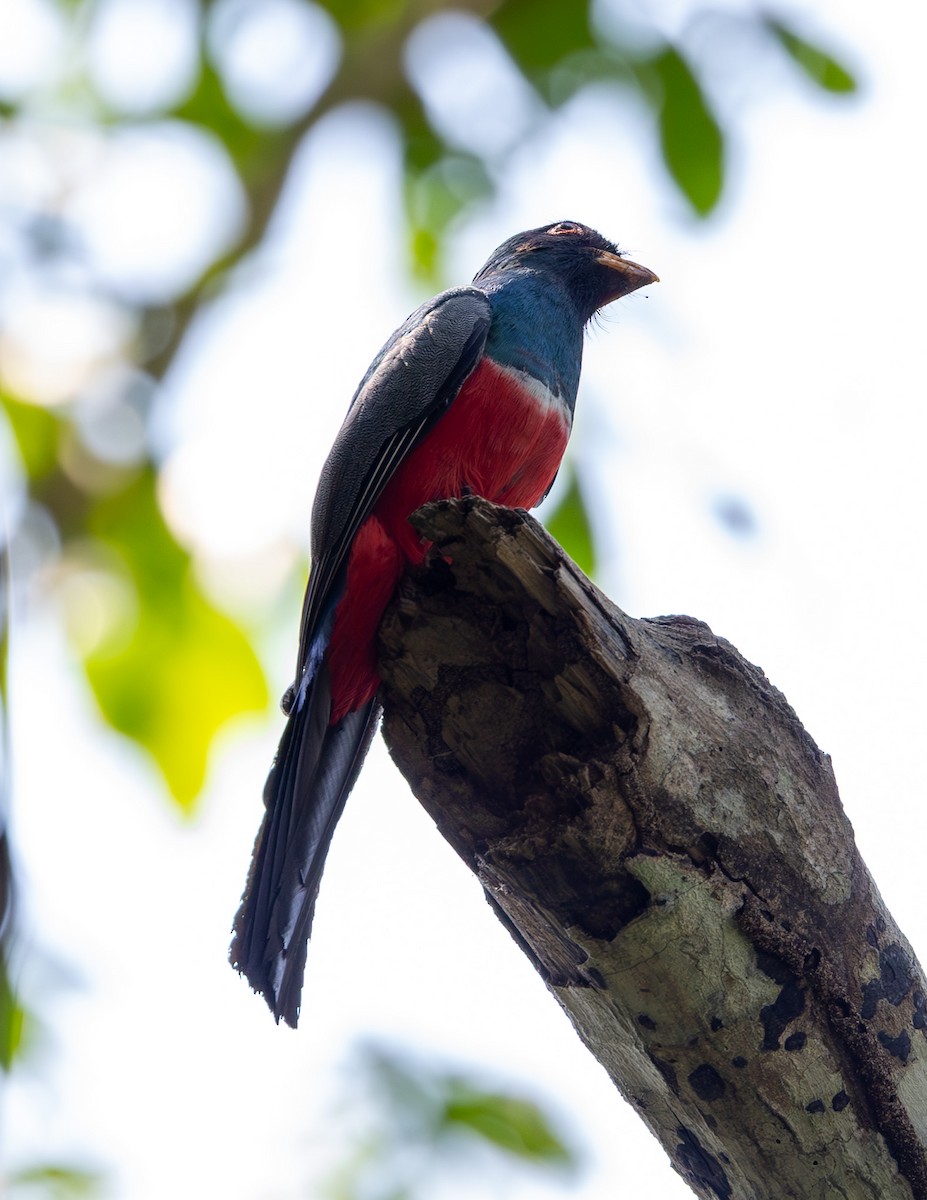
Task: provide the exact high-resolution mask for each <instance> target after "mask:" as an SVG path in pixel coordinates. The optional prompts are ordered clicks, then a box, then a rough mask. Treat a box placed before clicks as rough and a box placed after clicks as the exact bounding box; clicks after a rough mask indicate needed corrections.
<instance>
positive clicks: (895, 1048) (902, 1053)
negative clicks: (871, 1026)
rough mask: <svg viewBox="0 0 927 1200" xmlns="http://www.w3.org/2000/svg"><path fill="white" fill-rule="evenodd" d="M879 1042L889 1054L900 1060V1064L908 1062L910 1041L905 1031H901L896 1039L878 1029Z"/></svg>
mask: <svg viewBox="0 0 927 1200" xmlns="http://www.w3.org/2000/svg"><path fill="white" fill-rule="evenodd" d="M879 1041H880V1042H881V1043H882V1045H883V1046H884V1047H885V1049H886V1050H887V1051H888V1052H889V1054H893V1055H894V1056H895V1058H899V1059H901V1061H902V1062H907V1061H908V1055H909V1054H910V1053H911V1039H910V1037H909V1036H908V1034H907V1032H906V1031H905V1030H902V1031H901V1033H899V1034H898V1036H897V1037H892V1036H891V1034H889V1033H886V1032H885V1030H884V1029H880V1030H879Z"/></svg>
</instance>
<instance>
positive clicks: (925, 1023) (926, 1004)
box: [911, 991, 927, 1029]
mask: <svg viewBox="0 0 927 1200" xmlns="http://www.w3.org/2000/svg"><path fill="white" fill-rule="evenodd" d="M911 1024H912V1025H913V1026H914V1028H915V1029H927V996H925V995H924V993H923V992H921V991H917V992H915V993H914V1016H913V1017H912V1018H911Z"/></svg>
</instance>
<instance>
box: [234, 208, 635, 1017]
mask: <svg viewBox="0 0 927 1200" xmlns="http://www.w3.org/2000/svg"><path fill="white" fill-rule="evenodd" d="M656 282H658V278H657V276H656V275H655V274H654V273H653V272H652V271H650V270H648V269H647V268H646V267H643V266H640V265H639V264H638V263H635V262H632V261H630V260H629V259H628V258H626V257H625V253H624V252H623V251H619V249H618V247H617V246H616V245H615V244H614V243H612V242H610V241H608V240H607V239H606V238H604V237H603V236H602V235H601V234H599V233H597V232H596V231H595V230H593V229H590V228H589V227H588V226H586V225H582V224H580V223H579V222H576V221H557V222H555V223H553V224H550V225H545V226H541V227H539V228H537V229H530V230H527V231H525V232H523V233H519V234H516V235H515V236H514V237H511V238H509V239H508V240H507V241H505V242H503V243H502V244H501V245H500V246H499V247H498V248H497V249H496V250H495V251H494V252H493V253H492V254H491V255H490V257H489V259H488V260H487V261H486V263H485V264H484V265H483V266H482V267H481V268H480V270H479V271H478V272H477V274H476V275H475V277H474V279H473V282H472V283H471V284H470V285H468V286H463V287H455V288H451V289H449V290H448V291H444V292H441V293H440V294H439V295H437V296H435V297H434V298H433V299H431V300H428V301H427V302H426V303H424V304H423V305H421V307H420V308H418V309H416V311H415V312H413V313H412V314H411V316H409V317H408V318H407V319H406V320H405V321H404V322H403V323H402V324H401V325H400V326H399V328H398V329H397V330H396V331H395V332H394V333H393V334H392V336H391V337H390V338H389V340H388V341H387V342H386V343H385V345H384V346H383V348H382V349H381V350H380V352H379V353H378V354H377V355H376V357H375V358H374V360H373V362H372V363H371V364H370V367H369V368H368V370H367V373H366V374H365V375H364V377H363V379H362V380H361V382H360V384H359V386H358V388H357V391H356V392H355V394H354V397H353V399H352V400H351V404H350V406H349V408H348V412H347V415H346V417H345V419H344V423H343V424H342V426H341V429H340V431H339V433H338V435H337V437H336V438H335V442H334V444H333V446H332V449H331V451H330V453H329V455H328V458H327V460H326V462H325V464H324V466H323V468H322V472H321V475H320V479H319V483H318V487H317V491H316V495H315V501H314V504H313V509H312V519H311V538H310V572H309V580H308V584H307V587H306V594H305V599H304V602H303V608H302V617H301V623H300V633H299V651H298V655H297V664H296V673H295V679H294V682H293V684H292V685H291V686H290V687H289V688H288V689H287V691H286V693H285V694H284V697H283V701H282V708H283V711H284V713H285V715H286V725H285V727H284V730H283V734H282V737H281V740H280V744H279V748H278V750H277V754H276V756H275V758H274V762H273V765H272V767H271V770H270V774H269V776H268V778H267V783H266V785H265V788H264V813H263V819H262V821H261V826H260V829H259V831H258V835H257V839H256V841H255V844H254V850H253V854H252V859H251V866H250V870H249V872H248V878H247V883H246V885H245V890H244V893H243V896H242V900H241V905H240V908H239V910H238V913H237V915H236V918H235V922H234V927H233V934H232V944H231V948H230V950H229V959H230V962H231V964H232V966H233V967H234V968H235V969H236V970H238V971H239V973H241V974H243V975H244V976H245V977H246V979H247V980H248V982H249V983H250V985H251V987H252V988H253V989H254V990H255V991H256V992H258V993H260V994H261V995H262V996H263V997H264V999H265V1000H266V1001H267V1004H268V1005H269V1007H270V1009H271V1012H272V1013H273V1015H274V1018H275V1020H276V1021H277V1023H278V1024H279V1022H280V1021H281V1019H282V1020H283V1021H284V1022H286V1024H288V1025H290V1026H293V1027H295V1026H296V1024H297V1021H298V1018H299V1010H300V1004H301V995H302V987H303V976H304V972H305V965H306V958H307V950H308V947H307V943H308V939H309V934H310V931H311V927H312V920H313V914H314V911H315V904H316V897H317V895H318V891H319V883H320V880H321V876H322V869H323V867H324V864H325V858H326V855H327V852H328V848H329V845H330V843H331V840H332V835H333V833H334V830H335V826H336V825H337V823H338V819H339V817H340V816H341V813H342V811H343V809H344V805H345V801H346V800H347V798H348V794H349V792H350V791H351V789H352V787H353V786H354V782H355V780H356V778H357V775H358V772H359V771H360V768H361V765H362V763H363V760H364V757H365V755H366V753H367V750H368V748H369V746H370V743H371V741H372V739H373V736H374V733H375V731H376V727H377V724H378V721H379V717H380V713H381V710H380V706H379V704H378V701H377V689H378V686H379V675H378V670H377V643H376V639H377V629H378V626H379V624H380V620H381V617H382V615H383V613H384V610H385V609H386V607H387V605H388V604H389V601H390V599H391V597H392V595H393V593H394V591H395V589H396V586H397V584H398V582H399V580H400V578H401V577H402V575H403V574H404V572H405V571H406V570H407V569H408V568H409V567H410V566H412V565H414V564H417V563H420V562H422V561H423V559H424V557H425V555H426V554H427V552H428V549H429V543H428V542H427V541H424V540H423V539H422V538H421V537H420V535H419V534H418V533H417V532H416V531H415V530H414V529H413V527H412V525H411V524H410V523H409V521H408V519H407V518H408V517H409V516H410V515H411V514H412V513H414V512H415V511H416V510H417V509H418V508H420V507H421V506H422V505H423V504H425V503H427V502H428V501H431V500H440V499H448V498H451V497H459V496H467V495H477V496H482V497H485V498H486V499H488V500H491V501H493V502H494V503H496V504H500V505H507V506H509V507H512V508H533V507H534V506H535V505H537V504H539V503H540V501H541V500H542V499H543V498H544V497H545V496H546V495H547V493H548V491H549V490H550V488H551V485H552V484H553V482H554V478H555V476H556V474H557V471H558V469H559V466H560V462H561V459H562V457H563V454H564V451H565V449H566V445H567V440H568V438H569V435H570V429H571V425H572V421H573V411H574V406H575V403H576V394H577V388H578V385H579V377H580V367H581V362H582V350H583V334H584V331H585V328H586V326H587V325H588V323H589V322H590V321H591V319H592V318H593V317H594V315H595V314H596V313H597V312H598V311H599V310H600V309H602V308H604V307H605V306H606V305H607V304H610V303H611V302H612V301H614V300H617V299H618V298H619V297H622V296H626V295H628V294H629V293H630V292H633V291H635V290H637V289H638V288H641V287H644V286H646V285H648V284H651V283H656Z"/></svg>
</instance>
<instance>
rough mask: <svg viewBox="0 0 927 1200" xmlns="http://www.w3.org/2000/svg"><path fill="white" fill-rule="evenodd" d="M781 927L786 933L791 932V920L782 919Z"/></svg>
mask: <svg viewBox="0 0 927 1200" xmlns="http://www.w3.org/2000/svg"><path fill="white" fill-rule="evenodd" d="M782 928H783V929H784V930H785V932H786V933H791V932H792V922H791V921H783V922H782Z"/></svg>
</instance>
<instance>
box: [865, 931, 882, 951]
mask: <svg viewBox="0 0 927 1200" xmlns="http://www.w3.org/2000/svg"><path fill="white" fill-rule="evenodd" d="M866 941H867V942H868V943H869V945H870V946H873V947H875V949H876V950H878V948H879V935H878V934H877V933H876V930H875V925H867V926H866Z"/></svg>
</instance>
